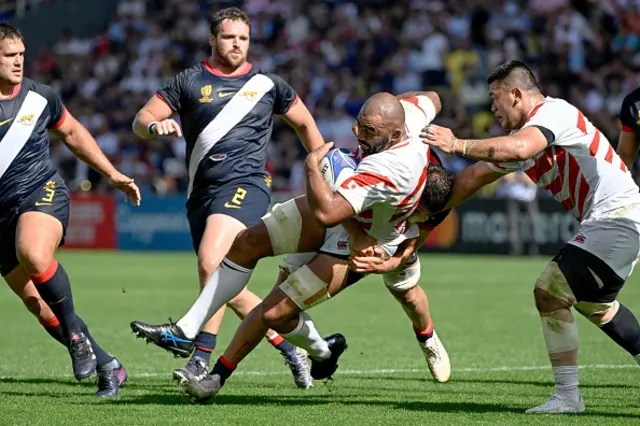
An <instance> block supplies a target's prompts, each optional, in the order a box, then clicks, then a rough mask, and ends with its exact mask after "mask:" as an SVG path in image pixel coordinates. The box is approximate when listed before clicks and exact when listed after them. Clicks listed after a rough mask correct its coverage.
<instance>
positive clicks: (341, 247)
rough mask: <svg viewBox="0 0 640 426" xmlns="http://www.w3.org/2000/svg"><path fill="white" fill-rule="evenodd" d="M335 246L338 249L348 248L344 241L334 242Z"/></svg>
mask: <svg viewBox="0 0 640 426" xmlns="http://www.w3.org/2000/svg"><path fill="white" fill-rule="evenodd" d="M336 246H337V247H338V248H339V249H340V250H346V249H348V248H349V243H348V242H346V241H338V243H337V244H336Z"/></svg>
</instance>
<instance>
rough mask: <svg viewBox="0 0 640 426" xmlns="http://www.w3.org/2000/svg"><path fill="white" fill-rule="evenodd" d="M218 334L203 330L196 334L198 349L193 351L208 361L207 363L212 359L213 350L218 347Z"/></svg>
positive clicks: (195, 354) (194, 354)
mask: <svg viewBox="0 0 640 426" xmlns="http://www.w3.org/2000/svg"><path fill="white" fill-rule="evenodd" d="M216 337H217V336H216V335H215V334H212V333H207V332H206V331H201V332H200V333H198V335H197V336H196V350H195V351H194V352H193V356H194V357H196V356H197V357H200V358H202V359H203V360H205V361H206V363H207V365H208V364H209V361H210V360H211V352H213V350H214V349H215V348H216Z"/></svg>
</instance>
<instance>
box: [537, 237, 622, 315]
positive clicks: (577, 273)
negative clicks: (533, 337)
mask: <svg viewBox="0 0 640 426" xmlns="http://www.w3.org/2000/svg"><path fill="white" fill-rule="evenodd" d="M623 285H624V280H623V279H622V278H621V277H620V276H618V275H617V274H616V273H615V272H614V270H613V269H612V268H611V267H610V266H609V265H607V263H606V262H604V261H603V260H602V259H600V258H599V257H598V256H596V255H594V254H593V253H590V252H588V251H586V250H583V249H582V248H580V247H577V246H575V245H572V244H566V245H565V246H564V247H563V248H562V249H561V250H560V252H558V254H557V255H556V256H555V257H554V258H553V259H552V260H551V262H549V264H548V265H547V267H546V268H545V270H544V271H543V272H542V274H541V275H540V277H538V279H537V280H536V283H535V289H534V292H535V297H536V306H537V307H538V310H539V311H540V312H542V313H545V312H553V311H556V310H558V309H562V308H567V307H570V306H575V308H576V309H577V310H578V311H580V312H581V313H582V314H584V315H585V316H587V317H591V316H592V315H597V314H598V313H605V312H607V311H608V310H610V309H611V308H612V307H613V306H614V305H615V300H616V298H617V296H618V293H619V292H620V290H621V289H622V286H623Z"/></svg>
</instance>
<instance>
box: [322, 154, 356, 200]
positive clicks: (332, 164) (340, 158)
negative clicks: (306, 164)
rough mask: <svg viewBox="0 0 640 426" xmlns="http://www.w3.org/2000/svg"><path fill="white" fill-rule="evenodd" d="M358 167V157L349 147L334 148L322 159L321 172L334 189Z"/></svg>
mask: <svg viewBox="0 0 640 426" xmlns="http://www.w3.org/2000/svg"><path fill="white" fill-rule="evenodd" d="M356 167H358V159H357V157H356V156H355V154H354V153H353V152H351V150H349V149H347V148H333V149H332V150H331V151H329V152H328V153H327V154H326V155H325V156H324V157H323V158H322V160H321V161H320V173H322V177H323V178H324V180H325V181H326V182H327V183H328V184H329V186H330V187H331V189H332V190H333V191H335V190H336V188H338V187H339V186H340V185H341V184H342V182H344V181H345V180H346V179H347V178H348V177H349V176H351V175H353V172H354V171H355V169H356Z"/></svg>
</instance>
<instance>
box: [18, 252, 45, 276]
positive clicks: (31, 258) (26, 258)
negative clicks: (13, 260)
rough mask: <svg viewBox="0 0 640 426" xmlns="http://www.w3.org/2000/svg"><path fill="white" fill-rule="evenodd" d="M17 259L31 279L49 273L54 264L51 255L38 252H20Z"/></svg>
mask: <svg viewBox="0 0 640 426" xmlns="http://www.w3.org/2000/svg"><path fill="white" fill-rule="evenodd" d="M17 257H18V261H19V262H20V265H21V266H22V267H23V268H24V270H25V271H26V272H27V274H28V275H29V276H31V277H32V276H34V275H40V274H42V273H44V272H45V271H47V269H49V267H50V266H51V262H53V256H51V254H49V253H46V252H44V251H37V250H18V252H17Z"/></svg>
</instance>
